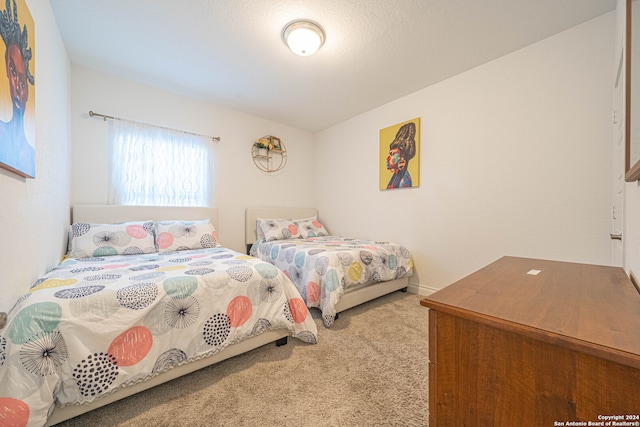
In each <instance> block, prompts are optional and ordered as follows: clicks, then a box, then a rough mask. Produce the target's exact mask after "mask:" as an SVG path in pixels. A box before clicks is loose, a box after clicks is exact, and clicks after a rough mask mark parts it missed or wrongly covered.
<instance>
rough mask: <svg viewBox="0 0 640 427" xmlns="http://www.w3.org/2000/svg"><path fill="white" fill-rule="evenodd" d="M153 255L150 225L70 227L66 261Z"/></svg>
mask: <svg viewBox="0 0 640 427" xmlns="http://www.w3.org/2000/svg"><path fill="white" fill-rule="evenodd" d="M155 251H156V247H155V245H154V240H153V221H134V222H122V223H117V224H90V223H81V222H77V223H75V224H72V225H71V250H70V251H69V257H72V258H87V257H101V256H110V255H135V254H148V253H152V252H155Z"/></svg>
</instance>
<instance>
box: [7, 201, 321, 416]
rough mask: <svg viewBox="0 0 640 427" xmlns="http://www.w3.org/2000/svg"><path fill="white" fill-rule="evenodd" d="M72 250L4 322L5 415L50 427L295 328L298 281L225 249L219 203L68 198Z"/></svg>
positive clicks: (297, 332) (300, 328) (311, 326)
mask: <svg viewBox="0 0 640 427" xmlns="http://www.w3.org/2000/svg"><path fill="white" fill-rule="evenodd" d="M72 215H73V221H72V222H73V226H72V227H71V230H70V235H71V245H70V248H69V253H68V256H67V257H66V258H65V259H64V260H63V261H62V262H61V263H60V264H59V265H58V266H56V267H55V268H54V269H53V270H51V271H50V272H49V273H47V274H46V275H44V276H43V277H42V278H40V279H39V280H38V281H37V282H36V283H35V284H34V286H33V287H32V288H31V289H30V290H29V291H28V292H27V293H25V294H24V295H23V296H22V297H21V298H20V299H19V300H18V301H17V302H16V303H15V305H14V306H13V308H12V309H11V310H10V311H9V313H8V318H7V322H6V325H5V326H4V328H3V329H0V425H18V426H19V425H28V426H42V425H51V424H55V423H58V422H60V421H63V420H65V419H68V418H71V417H74V416H77V415H79V414H82V413H84V412H88V411H89V410H92V409H95V408H97V407H100V406H103V405H106V404H108V403H110V402H112V401H115V400H118V399H121V398H123V397H127V396H129V395H132V394H134V393H137V392H140V391H142V390H145V389H147V388H150V387H152V386H154V385H157V384H160V383H163V382H165V381H168V380H171V379H173V378H176V377H178V376H181V375H185V374H187V373H189V372H193V371H195V370H197V369H200V368H202V367H205V366H208V365H210V364H213V363H217V362H219V361H222V360H225V359H227V358H229V357H232V356H235V355H238V354H241V353H243V352H246V351H249V350H251V349H254V348H257V347H259V346H262V345H265V344H268V343H271V342H274V341H276V342H279V343H282V340H285V342H286V337H288V336H292V337H295V338H297V339H300V340H302V341H304V342H307V343H311V344H313V343H315V342H316V337H317V329H316V324H315V323H314V321H313V319H312V318H311V316H310V314H309V312H308V309H307V307H306V305H305V303H304V301H303V299H302V296H301V294H300V292H299V291H298V289H297V288H296V287H295V286H294V285H293V284H292V282H291V280H290V279H289V278H288V277H287V276H286V275H285V274H284V273H283V272H282V271H281V270H279V269H278V268H276V267H275V266H274V265H272V264H270V263H267V262H263V261H261V260H260V259H257V258H254V257H251V256H248V255H246V254H242V253H239V252H235V251H233V250H230V249H227V248H225V247H223V246H221V245H220V244H219V243H218V240H217V238H216V232H215V227H216V221H217V210H216V209H215V208H167V207H162V208H157V207H133V206H104V205H79V206H74V207H73V211H72Z"/></svg>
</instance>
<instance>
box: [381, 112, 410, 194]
mask: <svg viewBox="0 0 640 427" xmlns="http://www.w3.org/2000/svg"><path fill="white" fill-rule="evenodd" d="M419 186H420V119H419V118H416V119H412V120H408V121H406V122H402V123H398V124H397V125H393V126H389V127H388V128H384V129H380V189H381V190H391V189H394V188H410V187H419Z"/></svg>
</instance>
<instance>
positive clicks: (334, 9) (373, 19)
mask: <svg viewBox="0 0 640 427" xmlns="http://www.w3.org/2000/svg"><path fill="white" fill-rule="evenodd" d="M50 1H51V6H52V8H53V11H54V13H55V16H56V19H57V21H58V25H59V27H60V32H61V34H62V38H63V40H64V43H65V45H66V47H67V50H68V52H69V56H70V58H71V62H72V63H74V64H79V65H82V66H86V67H89V68H93V69H97V70H101V71H104V72H107V73H111V74H115V75H119V76H123V77H126V78H130V79H133V80H136V81H140V82H143V83H145V84H149V85H153V86H156V87H159V88H163V89H168V90H171V91H174V92H177V93H180V94H184V95H187V96H191V97H196V98H199V99H202V100H205V101H207V102H211V103H214V104H216V105H219V106H222V107H227V108H231V109H235V110H239V111H243V112H246V113H249V114H252V115H255V116H259V117H263V118H266V119H270V120H273V121H276V122H280V123H284V124H287V125H290V126H294V127H296V128H299V129H304V130H308V131H312V132H316V131H319V130H322V129H325V128H327V127H330V126H332V125H334V124H337V123H340V122H341V121H344V120H346V119H349V118H351V117H354V116H356V115H358V114H360V113H363V112H365V111H368V110H371V109H373V108H375V107H378V106H380V105H383V104H385V103H387V102H390V101H393V100H395V99H398V98H400V97H402V96H405V95H407V94H410V93H412V92H415V91H417V90H419V89H422V88H425V87H427V86H429V85H432V84H434V83H436V82H438V81H441V80H444V79H446V78H449V77H451V76H454V75H456V74H459V73H461V72H464V71H466V70H469V69H471V68H474V67H476V66H478V65H481V64H483V63H486V62H488V61H491V60H493V59H496V58H498V57H500V56H503V55H505V54H507V53H509V52H513V51H515V50H517V49H520V48H522V47H524V46H526V45H529V44H531V43H534V42H536V41H539V40H542V39H544V38H546V37H549V36H551V35H553V34H556V33H558V32H561V31H563V30H565V29H568V28H570V27H573V26H575V25H578V24H580V23H582V22H585V21H588V20H590V19H592V18H594V17H597V16H599V15H602V14H604V13H606V12H609V11H612V10H614V9H615V5H616V0H50ZM302 18H304V19H311V20H314V21H316V22H318V23H320V24H321V25H322V26H323V28H324V30H325V32H326V42H325V44H324V46H322V48H321V49H320V50H319V51H318V53H316V54H315V55H313V56H310V57H299V56H296V55H294V54H293V53H291V52H290V51H289V50H288V49H287V48H286V46H285V45H284V43H283V42H282V39H281V32H282V29H283V27H284V26H285V24H287V23H288V22H289V21H292V20H294V19H302ZM612 48H613V47H612ZM107 113H108V112H107Z"/></svg>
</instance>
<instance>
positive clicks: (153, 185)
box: [109, 119, 211, 206]
mask: <svg viewBox="0 0 640 427" xmlns="http://www.w3.org/2000/svg"><path fill="white" fill-rule="evenodd" d="M109 139H110V142H111V150H110V151H111V180H110V186H109V187H110V191H109V193H110V194H109V203H111V204H119V205H146V206H208V205H209V204H210V194H211V179H210V168H211V161H210V157H211V140H210V139H209V138H207V137H204V136H198V135H192V134H188V133H184V132H180V131H176V130H172V129H166V128H160V127H156V126H152V125H147V124H143V123H137V122H130V121H127V120H121V119H120V120H112V121H111V122H110V123H109Z"/></svg>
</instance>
